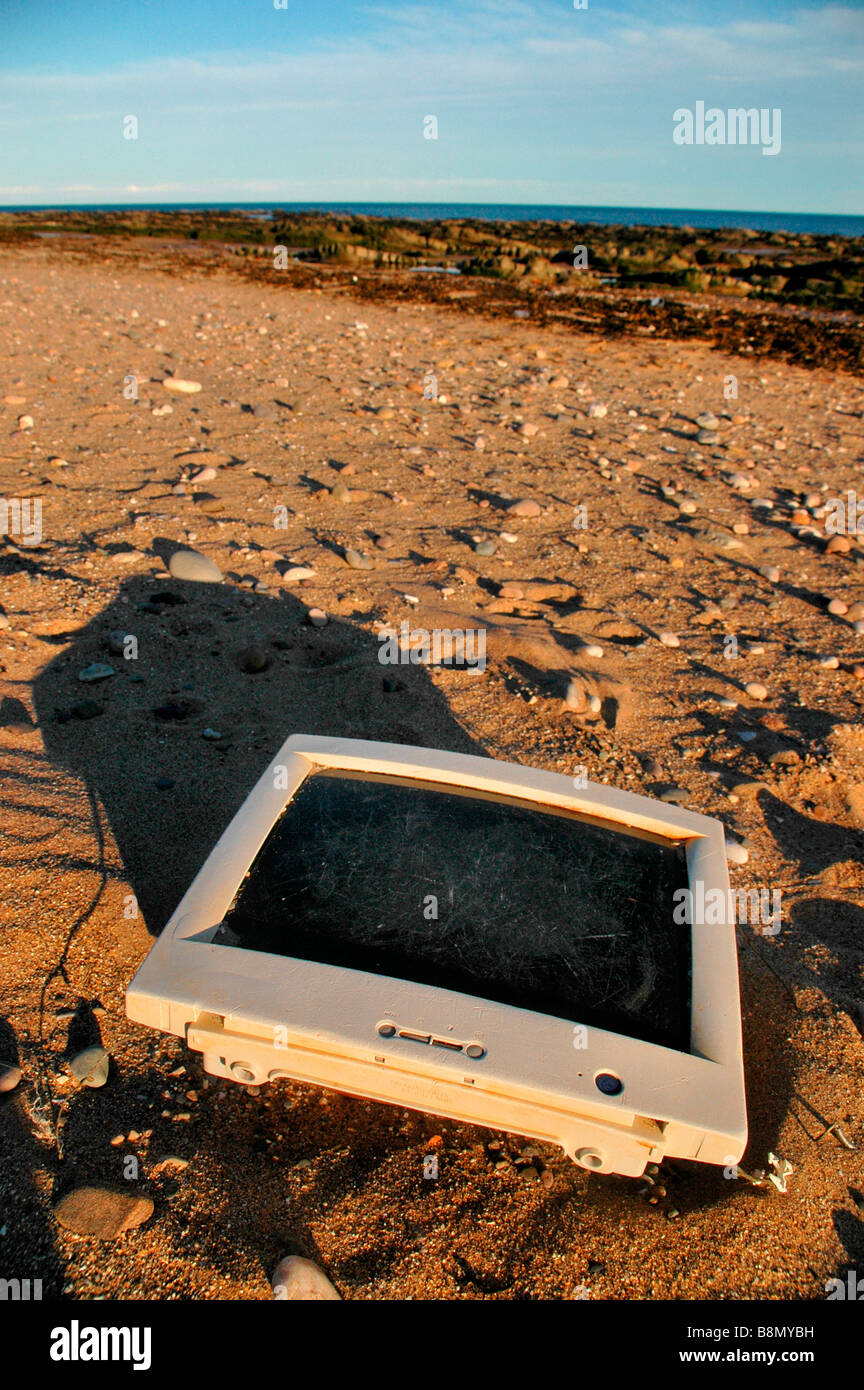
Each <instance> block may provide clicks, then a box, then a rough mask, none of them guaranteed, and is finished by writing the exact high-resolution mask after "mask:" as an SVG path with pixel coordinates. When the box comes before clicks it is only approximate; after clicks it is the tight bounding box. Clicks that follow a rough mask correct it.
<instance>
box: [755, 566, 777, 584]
mask: <svg viewBox="0 0 864 1390" xmlns="http://www.w3.org/2000/svg"><path fill="white" fill-rule="evenodd" d="M759 573H760V574H761V575H762V578H763V579H767V580H768V583H769V584H779V583H780V571H779V570H778V568H777V566H776V565H763V567H762V568H761V569H760V571H759Z"/></svg>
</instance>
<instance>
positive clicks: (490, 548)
mask: <svg viewBox="0 0 864 1390" xmlns="http://www.w3.org/2000/svg"><path fill="white" fill-rule="evenodd" d="M474 554H475V555H494V554H495V542H494V541H478V542H477V544H476V545H475V547H474Z"/></svg>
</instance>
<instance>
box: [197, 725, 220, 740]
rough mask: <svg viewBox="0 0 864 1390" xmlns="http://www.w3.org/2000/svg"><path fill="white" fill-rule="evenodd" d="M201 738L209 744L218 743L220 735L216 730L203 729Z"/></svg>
mask: <svg viewBox="0 0 864 1390" xmlns="http://www.w3.org/2000/svg"><path fill="white" fill-rule="evenodd" d="M201 737H202V738H206V739H207V741H208V742H209V743H218V741H219V739H220V738H221V737H222V735H221V734H220V732H219V730H218V729H210V728H207V729H204V731H203V732H202V734H201Z"/></svg>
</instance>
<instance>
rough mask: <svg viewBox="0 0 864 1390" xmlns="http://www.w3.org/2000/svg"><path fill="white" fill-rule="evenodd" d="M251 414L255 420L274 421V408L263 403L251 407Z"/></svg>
mask: <svg viewBox="0 0 864 1390" xmlns="http://www.w3.org/2000/svg"><path fill="white" fill-rule="evenodd" d="M252 414H253V415H254V416H255V419H256V420H275V419H276V408H275V406H272V405H268V404H267V403H266V401H265V402H263V403H262V404H261V405H253V407H252Z"/></svg>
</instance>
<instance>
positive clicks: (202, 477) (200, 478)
mask: <svg viewBox="0 0 864 1390" xmlns="http://www.w3.org/2000/svg"><path fill="white" fill-rule="evenodd" d="M216 476H217V473H216V469H215V468H213V467H212V465H211V464H209V463H204V464H202V465H201V467H200V468H196V469H195V470H194V472H192V473H190V475H189V481H190V483H212V481H213V479H214V478H215V477H216Z"/></svg>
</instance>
